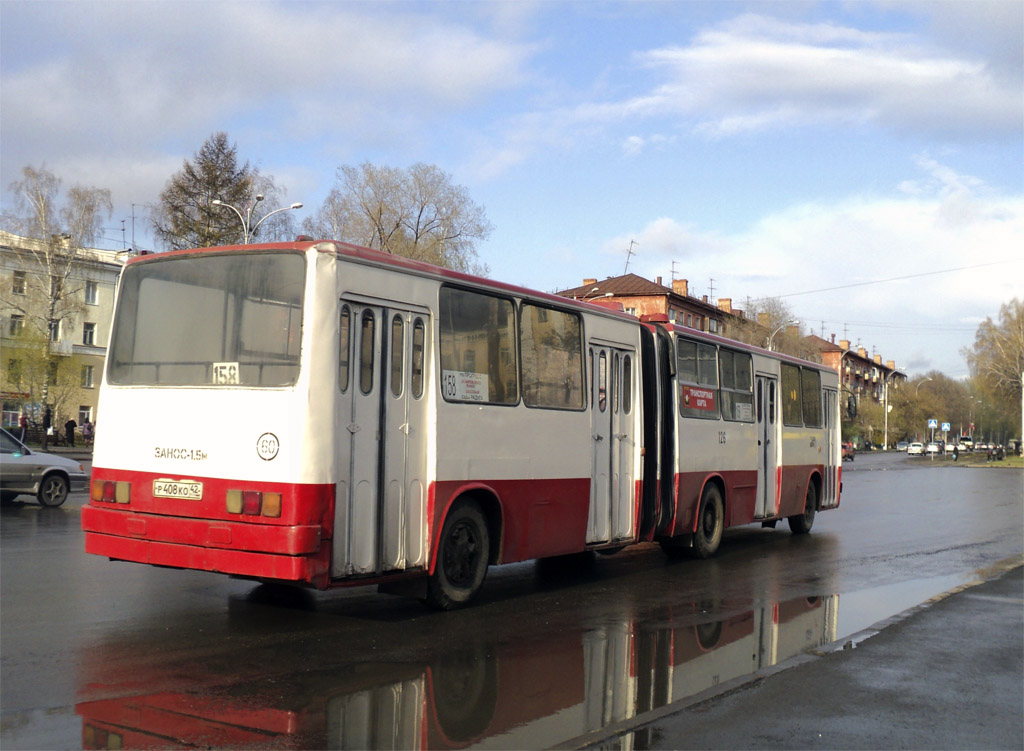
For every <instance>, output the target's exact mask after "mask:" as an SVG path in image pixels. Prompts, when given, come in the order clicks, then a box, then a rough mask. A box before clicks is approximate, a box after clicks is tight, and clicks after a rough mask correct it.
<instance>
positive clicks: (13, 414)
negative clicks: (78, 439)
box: [0, 231, 128, 425]
mask: <svg viewBox="0 0 1024 751" xmlns="http://www.w3.org/2000/svg"><path fill="white" fill-rule="evenodd" d="M40 246H41V243H39V242H38V241H36V240H32V239H30V238H26V237H21V236H19V235H14V234H12V233H10V232H3V231H0V349H2V351H3V354H2V356H0V397H2V400H3V424H4V425H16V424H17V423H18V420H19V419H20V417H21V415H22V413H24V412H28V413H29V414H30V415H31V416H32V417H35V418H36V419H38V415H39V414H40V413H41V408H42V405H41V403H40V402H41V399H42V395H41V394H40V393H36V392H37V390H38V388H37V386H34V385H33V384H31V383H30V382H28V381H29V379H26V378H25V377H24V376H23V372H24V369H25V366H26V362H25V360H26V358H28V357H29V353H28V352H27V350H26V344H25V343H24V339H23V337H21V336H20V335H21V334H22V333H23V332H24V329H25V326H26V325H28V324H29V321H30V319H31V316H29V315H27V314H26V311H31V310H32V309H33V306H38V305H40V304H45V300H43V301H42V302H40V300H37V299H33V290H37V289H39V288H40V287H39V284H38V282H39V280H40V278H43V279H45V275H46V274H47V270H46V269H45V268H44V267H43V266H42V264H41V263H40V260H39V256H38V255H36V253H34V252H33V251H34V250H35V251H38V249H39V248H40ZM127 257H128V254H127V253H124V252H119V251H113V250H101V249H98V248H80V249H78V250H77V252H76V253H75V259H74V261H73V265H72V268H71V274H70V276H69V278H68V282H70V283H71V285H72V286H71V290H70V291H69V294H70V295H73V296H74V297H75V301H74V302H75V305H74V307H75V311H76V312H75V314H74V315H70V316H67V317H65V318H63V319H62V320H60V321H59V322H57V324H56V325H54V326H53V327H52V329H51V331H50V337H51V342H50V348H51V350H50V351H51V352H53V353H54V354H56V355H57V356H58V357H63V358H71V357H75V360H74V362H77V363H78V364H79V366H80V367H79V368H78V369H77V372H75V373H74V374H72V375H70V376H68V374H67V373H66V371H64V377H66V378H68V377H70V378H73V379H74V383H64V384H61V385H62V386H63V387H64V388H62V390H61V393H62V394H64V395H65V397H66V399H65V401H67V402H68V403H65V404H64V405H63V407H62V409H63V413H62V414H61V415H60V416H59V417H61V418H62V419H65V420H66V419H67V418H74V419H75V421H76V422H77V423H78V424H79V425H81V424H82V422H83V420H84V419H85V418H88V419H89V420H91V421H93V422H95V421H96V418H97V415H96V407H97V403H98V399H99V386H100V381H101V378H102V373H103V365H104V363H105V362H106V355H107V344H108V342H109V339H110V323H111V319H112V317H113V311H114V292H115V290H116V286H117V279H118V276H119V275H120V273H121V269H122V267H123V266H124V262H125V260H126V259H127ZM55 417H57V416H55Z"/></svg>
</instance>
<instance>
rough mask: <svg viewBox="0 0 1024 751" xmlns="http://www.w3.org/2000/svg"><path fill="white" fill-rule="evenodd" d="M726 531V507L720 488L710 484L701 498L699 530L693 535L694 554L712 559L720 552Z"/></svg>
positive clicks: (698, 518)
mask: <svg viewBox="0 0 1024 751" xmlns="http://www.w3.org/2000/svg"><path fill="white" fill-rule="evenodd" d="M724 530H725V506H724V504H723V503H722V493H721V491H720V490H719V489H718V486H717V485H715V484H714V483H713V482H709V483H708V484H707V485H705V486H704V492H703V493H701V496H700V511H698V513H697V529H696V531H695V532H694V533H693V554H694V555H695V556H696V557H698V558H710V557H711V556H713V555H714V554H715V551H717V550H718V544H719V543H720V542H721V541H722V532H723V531H724Z"/></svg>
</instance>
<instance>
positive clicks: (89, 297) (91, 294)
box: [85, 282, 99, 305]
mask: <svg viewBox="0 0 1024 751" xmlns="http://www.w3.org/2000/svg"><path fill="white" fill-rule="evenodd" d="M98 303H99V285H98V284H97V283H96V282H86V283H85V304H86V305H96V304H98Z"/></svg>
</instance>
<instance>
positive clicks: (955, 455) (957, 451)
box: [953, 443, 960, 461]
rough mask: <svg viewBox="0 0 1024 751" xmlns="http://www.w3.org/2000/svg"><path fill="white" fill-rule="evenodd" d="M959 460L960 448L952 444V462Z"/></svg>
mask: <svg viewBox="0 0 1024 751" xmlns="http://www.w3.org/2000/svg"><path fill="white" fill-rule="evenodd" d="M959 458H960V447H959V446H958V445H957V444H955V443H954V444H953V461H956V460H957V459H959Z"/></svg>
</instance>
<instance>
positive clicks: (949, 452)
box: [946, 441, 956, 454]
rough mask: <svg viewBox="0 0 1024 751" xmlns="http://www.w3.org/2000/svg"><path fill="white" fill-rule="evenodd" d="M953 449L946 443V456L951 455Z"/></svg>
mask: <svg viewBox="0 0 1024 751" xmlns="http://www.w3.org/2000/svg"><path fill="white" fill-rule="evenodd" d="M954 448H956V447H955V446H954V445H953V444H952V443H950V442H948V441H947V442H946V453H947V454H952V453H953V449H954Z"/></svg>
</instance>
